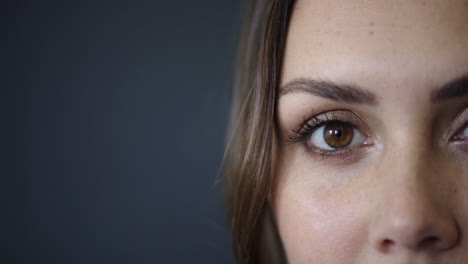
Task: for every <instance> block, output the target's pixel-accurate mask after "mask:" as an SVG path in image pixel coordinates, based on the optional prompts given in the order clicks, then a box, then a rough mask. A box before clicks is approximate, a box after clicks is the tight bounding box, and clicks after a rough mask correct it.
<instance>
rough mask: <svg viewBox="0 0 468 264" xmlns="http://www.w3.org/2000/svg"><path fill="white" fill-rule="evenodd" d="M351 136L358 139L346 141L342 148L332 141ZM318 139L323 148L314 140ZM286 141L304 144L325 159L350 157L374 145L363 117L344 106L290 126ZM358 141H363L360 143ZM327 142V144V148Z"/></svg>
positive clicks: (309, 150)
mask: <svg viewBox="0 0 468 264" xmlns="http://www.w3.org/2000/svg"><path fill="white" fill-rule="evenodd" d="M333 128H334V129H333ZM317 133H319V134H317ZM330 133H332V136H333V137H331V139H333V140H332V141H330ZM349 137H354V139H358V140H354V139H353V138H351V139H349V140H348V141H346V142H347V144H345V145H343V146H339V147H336V144H333V142H335V143H336V142H338V143H340V142H343V138H344V139H348V138H349ZM317 139H318V140H319V141H320V140H321V141H322V142H321V143H322V144H321V145H322V147H319V146H318V145H319V144H316V143H314V142H312V141H313V140H315V141H317ZM287 141H288V142H289V143H299V144H301V145H302V146H303V147H304V149H305V150H306V153H308V154H310V155H313V156H319V157H322V158H333V157H335V158H348V157H350V156H352V155H355V154H359V152H362V149H363V147H368V146H371V145H373V140H372V138H371V136H370V132H369V129H368V128H367V126H366V125H365V122H364V121H363V119H362V118H361V117H359V116H358V115H357V114H355V113H353V112H351V111H349V110H344V109H337V110H329V111H326V112H322V113H319V114H316V115H314V116H312V117H309V118H304V121H303V122H302V123H301V124H300V125H299V126H297V127H296V128H295V129H291V131H290V132H289V134H288V140H287ZM356 141H361V142H358V143H359V144H357V143H356ZM324 144H327V145H328V146H325V147H324Z"/></svg>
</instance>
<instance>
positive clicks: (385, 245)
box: [380, 239, 395, 252]
mask: <svg viewBox="0 0 468 264" xmlns="http://www.w3.org/2000/svg"><path fill="white" fill-rule="evenodd" d="M394 245H395V241H393V240H391V239H384V240H382V242H381V244H380V248H381V250H382V251H383V252H389V251H390V250H391V249H392V248H393V247H394Z"/></svg>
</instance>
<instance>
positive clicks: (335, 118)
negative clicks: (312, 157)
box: [288, 112, 369, 158]
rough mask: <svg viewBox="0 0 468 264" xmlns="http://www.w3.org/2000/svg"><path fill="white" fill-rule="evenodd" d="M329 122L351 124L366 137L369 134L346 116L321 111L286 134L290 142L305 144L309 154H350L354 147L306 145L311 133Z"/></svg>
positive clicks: (325, 155) (332, 155)
mask: <svg viewBox="0 0 468 264" xmlns="http://www.w3.org/2000/svg"><path fill="white" fill-rule="evenodd" d="M330 123H341V124H346V125H349V126H351V127H352V128H353V129H357V130H358V131H359V132H360V133H362V134H363V135H364V136H365V137H366V138H369V136H368V135H367V134H366V133H364V132H363V131H362V130H361V129H359V127H358V126H357V125H356V124H355V123H354V122H352V121H350V120H349V119H348V118H344V117H341V116H339V115H337V114H336V113H330V112H327V113H323V114H319V115H317V116H314V117H312V118H311V119H305V120H304V121H303V122H302V123H301V125H300V126H299V127H297V128H296V129H292V130H291V133H290V134H289V136H288V139H289V142H291V143H302V144H303V145H304V146H305V149H306V150H307V152H309V153H311V154H319V155H320V156H321V157H323V158H329V157H345V156H348V155H350V154H351V152H352V151H353V150H352V149H353V148H355V147H344V148H341V149H335V150H324V149H320V148H317V147H312V146H309V145H308V143H307V142H308V140H309V138H310V136H311V135H312V133H314V132H315V130H317V129H318V128H320V127H321V126H325V125H328V124H330Z"/></svg>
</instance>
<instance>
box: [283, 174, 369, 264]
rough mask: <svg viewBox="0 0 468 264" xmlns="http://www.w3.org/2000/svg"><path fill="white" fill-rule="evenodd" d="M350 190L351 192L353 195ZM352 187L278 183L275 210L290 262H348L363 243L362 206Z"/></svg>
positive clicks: (364, 229)
mask: <svg viewBox="0 0 468 264" xmlns="http://www.w3.org/2000/svg"><path fill="white" fill-rule="evenodd" d="M353 194H354V195H353ZM358 200H359V198H358V195H356V192H355V191H354V190H350V189H349V190H347V189H346V188H344V187H343V188H332V189H330V188H318V187H315V188H314V187H312V186H310V185H308V184H304V182H303V181H296V182H295V181H292V182H289V183H288V184H287V185H285V186H279V188H278V192H277V196H276V197H275V201H274V202H275V214H276V221H277V224H278V229H279V233H280V236H281V239H282V242H283V245H284V247H285V250H286V254H287V256H288V259H289V261H290V263H347V262H349V263H351V262H352V261H351V260H353V259H354V260H356V259H357V258H359V254H360V252H361V251H362V250H361V249H362V246H363V245H365V241H366V237H367V226H368V223H367V222H366V219H365V218H364V217H363V216H364V215H366V214H365V211H366V208H365V207H366V206H365V205H364V204H363V202H362V201H360V202H358Z"/></svg>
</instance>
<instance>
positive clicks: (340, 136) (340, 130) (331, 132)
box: [323, 123, 354, 148]
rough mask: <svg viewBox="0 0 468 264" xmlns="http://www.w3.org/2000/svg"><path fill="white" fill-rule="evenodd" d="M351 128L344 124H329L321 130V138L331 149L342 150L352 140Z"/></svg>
mask: <svg viewBox="0 0 468 264" xmlns="http://www.w3.org/2000/svg"><path fill="white" fill-rule="evenodd" d="M353 130H354V129H353V127H352V126H351V125H349V124H346V123H330V124H328V125H326V126H325V127H324V129H323V138H324V140H325V142H326V143H327V144H328V145H329V146H330V147H332V148H344V147H346V146H348V145H349V144H351V141H352V140H353V134H354V132H353Z"/></svg>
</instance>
